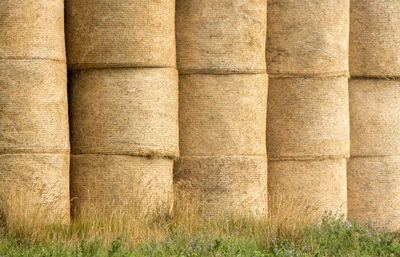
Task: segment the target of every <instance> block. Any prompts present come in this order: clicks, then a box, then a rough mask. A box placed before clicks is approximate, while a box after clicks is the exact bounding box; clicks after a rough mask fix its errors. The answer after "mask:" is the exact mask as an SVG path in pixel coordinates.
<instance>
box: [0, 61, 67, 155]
mask: <svg viewBox="0 0 400 257" xmlns="http://www.w3.org/2000/svg"><path fill="white" fill-rule="evenodd" d="M67 104H68V103H67V74H66V67H65V64H62V63H59V62H54V61H45V60H0V106H1V108H0V153H4V152H6V153H13V152H14V153H15V152H31V153H32V152H36V153H38V152H42V153H43V152H56V151H57V152H60V151H63V152H69V132H68V110H67V108H68V107H67Z"/></svg>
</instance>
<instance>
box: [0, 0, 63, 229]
mask: <svg viewBox="0 0 400 257" xmlns="http://www.w3.org/2000/svg"><path fill="white" fill-rule="evenodd" d="M0 17H1V19H0V199H1V201H0V208H2V209H3V211H5V213H6V215H7V214H10V215H13V217H14V218H15V219H17V220H19V219H20V218H27V219H29V221H28V220H25V221H24V222H27V223H26V224H32V223H30V222H31V221H32V222H34V224H36V223H37V222H40V221H44V222H64V223H67V222H69V218H70V217H69V216H70V215H69V133H68V103H67V74H66V73H67V72H66V64H65V42H64V1H63V0H38V1H15V0H2V1H1V3H0ZM9 211H11V213H9ZM30 218H32V220H30ZM10 219H12V218H10ZM17 220H14V221H16V222H17ZM20 222H22V220H20Z"/></svg>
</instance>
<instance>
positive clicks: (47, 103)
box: [0, 60, 400, 229]
mask: <svg viewBox="0 0 400 257" xmlns="http://www.w3.org/2000/svg"><path fill="white" fill-rule="evenodd" d="M59 66H60V67H59ZM61 66H62V65H61V64H58V63H57V62H52V61H46V62H42V61H20V60H10V61H2V62H0V70H1V72H0V74H1V75H0V81H2V84H4V85H7V87H3V88H2V90H1V104H2V108H1V114H2V115H1V117H2V119H1V123H0V125H1V128H2V129H1V131H2V132H1V134H0V142H1V144H0V150H1V151H2V152H4V153H3V154H0V170H1V171H2V172H1V177H0V188H1V197H4V196H7V195H8V196H10V188H11V189H18V190H19V191H21V192H24V193H27V192H30V195H29V199H27V198H28V197H26V194H24V197H22V198H21V200H22V199H23V200H24V201H32V202H33V205H36V204H37V205H38V206H40V210H41V211H42V212H43V213H46V215H45V216H48V218H49V219H55V217H62V220H63V221H65V222H68V221H69V210H70V205H69V201H70V197H69V195H71V197H72V199H73V200H72V202H73V204H74V205H75V206H79V205H80V204H82V203H83V202H84V201H85V200H90V201H91V202H96V203H98V204H100V205H101V206H109V205H110V204H111V205H117V206H121V205H122V206H125V205H129V204H140V205H142V208H143V210H152V208H153V207H155V206H157V208H158V207H159V206H161V207H163V206H164V207H166V208H168V209H170V208H171V206H172V198H173V197H172V196H173V192H174V190H173V180H174V178H173V176H175V181H176V195H177V196H181V195H182V196H185V197H184V200H186V201H190V202H191V201H192V200H191V199H193V198H196V199H195V200H198V201H200V202H202V203H205V205H204V207H203V209H204V210H206V211H207V210H208V211H209V212H217V211H219V210H228V211H232V212H239V211H243V210H244V211H248V212H250V213H252V214H257V215H264V214H265V213H266V208H267V207H266V206H267V204H266V202H267V200H266V198H267V186H266V185H267V175H266V174H267V171H266V166H267V165H266V158H265V150H263V149H264V146H263V143H262V141H263V140H264V136H265V133H264V132H265V131H264V129H263V127H265V124H264V121H265V120H266V119H264V117H265V116H264V115H265V114H263V113H265V111H264V110H265V108H266V107H265V105H266V104H265V100H262V99H265V98H263V97H265V96H266V83H265V80H266V79H265V78H263V79H260V78H261V77H263V76H260V75H258V77H259V78H258V79H255V78H256V77H257V76H255V75H186V76H182V77H183V78H182V80H181V89H182V90H181V94H186V98H183V97H181V98H182V101H181V109H180V117H179V118H180V120H181V143H180V144H181V151H182V152H185V153H186V155H182V157H181V158H180V159H179V160H178V161H176V162H175V175H173V166H174V164H173V163H174V159H176V157H177V153H178V145H177V141H176V138H177V134H178V125H177V120H178V118H177V113H178V110H177V108H178V104H177V102H178V100H177V99H178V93H177V92H178V90H177V74H176V71H175V70H174V69H157V70H152V69H148V70H147V69H129V70H128V69H127V70H125V69H118V70H106V69H105V70H91V71H81V72H75V73H73V75H72V76H71V78H70V81H71V82H70V83H71V84H70V88H71V90H70V102H71V105H70V106H71V107H70V117H71V120H70V124H71V138H72V141H71V144H72V149H73V151H72V155H71V181H70V183H71V192H69V189H68V184H69V180H68V167H69V162H70V158H69V153H68V151H69V150H68V149H69V148H68V144H65V143H63V142H65V141H66V140H65V138H68V133H61V131H64V132H65V131H68V120H67V118H66V117H62V116H60V117H59V118H54V117H56V116H55V115H54V114H55V113H62V112H63V111H65V108H66V98H65V97H64V96H63V95H64V93H65V89H62V88H61V85H62V84H63V83H66V82H65V81H66V80H65V77H64V79H62V80H63V81H59V80H60V79H61V78H62V77H63V76H66V75H65V71H63V70H62V67H61ZM10 67H13V68H12V69H10ZM50 70H51V71H52V72H49V71H50ZM58 70H60V71H59V72H58ZM57 72H58V73H57ZM20 74H29V76H26V77H21V76H20ZM49 74H56V75H55V76H54V77H52V76H49ZM57 74H60V76H58V75H57ZM281 80H282V79H281ZM285 80H288V79H285ZM289 80H290V79H289ZM304 80H308V79H304ZM115 81H117V82H118V83H115ZM140 81H142V82H140ZM185 81H186V82H187V84H185ZM209 81H215V83H214V84H212V83H210V82H209ZM252 81H261V82H254V83H253V82H252ZM274 83H275V82H274V79H273V80H271V83H270V84H271V85H270V95H275V94H277V95H279V94H283V93H282V92H280V91H279V90H277V88H278V87H276V86H274ZM237 84H240V85H242V86H243V85H247V88H246V87H242V88H241V89H240V90H238V89H237V88H236V89H235V85H237ZM297 84H298V83H297ZM96 85H97V86H96ZM99 85H101V86H99ZM117 85H118V86H117ZM280 85H285V84H284V83H282V81H280ZM95 86H96V87H95ZM322 86H323V85H322ZM57 87H60V90H58V89H57ZM21 88H23V89H24V90H21ZM63 88H64V87H63ZM290 88H291V87H290V83H289V84H288V86H287V89H288V90H285V92H286V93H285V94H287V95H286V96H284V97H281V99H289V100H290V101H289V100H288V101H286V102H285V101H277V102H271V101H270V102H269V110H274V113H277V114H275V115H270V116H269V117H268V121H269V126H268V127H269V129H270V131H268V134H269V135H270V136H269V138H268V141H269V142H277V143H276V144H274V147H272V146H271V147H270V146H269V153H270V156H269V158H270V161H269V174H268V180H269V181H268V184H269V193H270V196H273V195H274V194H275V195H279V194H281V195H283V196H285V195H286V196H298V197H299V198H303V199H304V198H305V199H307V201H309V204H307V205H306V206H303V207H307V206H309V205H310V206H311V205H314V206H318V207H319V208H320V210H321V212H322V211H324V210H332V211H334V212H338V213H346V195H347V199H348V201H347V205H348V213H349V216H350V217H356V218H358V219H361V220H374V221H378V222H380V223H385V224H386V223H387V222H390V227H391V228H393V229H398V228H399V226H400V225H399V222H398V220H399V213H400V209H399V207H398V206H399V204H398V203H399V202H400V199H398V197H397V195H398V194H397V192H398V191H399V190H400V188H399V186H398V185H399V183H398V182H399V181H400V176H398V171H399V170H400V159H399V157H398V155H399V151H400V148H399V145H400V142H399V138H400V136H399V135H398V131H400V130H399V125H398V122H397V121H398V120H400V117H399V115H400V114H399V111H398V110H399V109H398V102H399V100H400V92H399V88H400V87H399V81H397V80H390V81H385V80H377V79H367V80H357V79H353V80H351V81H350V117H351V138H352V148H351V154H352V158H351V160H350V161H349V162H348V165H347V181H346V159H345V158H344V157H343V158H339V159H332V158H329V157H330V156H331V155H332V153H334V152H335V151H336V150H335V149H336V148H335V147H341V146H340V144H333V143H332V144H320V145H318V147H317V148H316V150H314V151H317V150H320V151H321V153H327V154H326V157H327V158H325V159H322V160H313V161H311V160H308V159H307V154H308V153H309V152H308V151H311V150H310V146H309V145H308V146H307V145H306V144H305V145H304V144H298V145H291V143H290V142H289V141H290V140H294V139H295V138H296V131H298V130H299V129H302V130H307V129H308V130H309V131H310V137H311V136H315V135H319V136H320V137H321V138H323V137H325V136H326V135H325V134H324V133H325V132H324V131H325V130H324V129H323V128H324V126H325V128H326V127H329V128H330V129H331V132H332V133H338V136H337V138H339V139H338V141H341V140H343V141H344V139H340V137H339V135H340V133H339V132H338V131H340V130H343V127H340V126H341V125H340V124H342V123H341V122H340V121H341V120H344V117H342V116H340V117H339V116H338V117H337V118H335V119H333V120H324V117H325V116H324V115H323V113H319V115H316V116H313V115H315V112H312V111H313V110H315V107H316V106H318V105H317V104H315V105H307V104H305V103H307V102H308V103H310V102H312V99H316V98H314V96H313V95H323V99H322V100H321V102H322V103H323V106H321V107H318V108H317V109H318V110H321V109H322V110H325V111H326V113H329V112H331V113H332V112H335V109H334V108H333V106H330V105H329V103H331V102H332V101H330V100H329V99H331V97H332V96H334V97H332V99H334V98H335V97H336V99H339V100H340V99H342V100H343V99H344V98H341V97H339V96H341V94H343V92H344V90H345V86H343V90H342V89H341V90H338V91H334V89H332V90H333V91H331V92H332V93H327V92H328V90H326V91H325V94H324V93H323V92H320V91H318V89H319V88H321V86H319V87H315V88H310V89H309V91H304V93H303V94H301V91H299V92H295V91H293V92H292V93H288V92H290V90H289V89H290ZM340 88H341V87H340ZM56 89H57V90H56ZM189 89H190V90H189ZM302 89H303V90H305V88H302ZM378 89H379V90H378ZM63 90H64V93H62V92H63ZM293 90H294V89H293ZM342 91H343V92H342ZM38 92H41V93H40V94H38ZM60 92H61V93H60ZM166 95H168V96H169V97H164V96H166ZM301 95H303V96H301ZM161 96H162V97H161ZM134 97H136V99H137V100H135V98H134ZM139 98H140V101H139ZM142 98H143V99H148V101H143V100H142ZM15 99H18V101H15ZM185 99H187V100H185ZM218 99H220V100H218ZM300 100H302V101H303V103H304V104H303V105H301V103H302V101H300ZM343 101H345V100H343ZM290 102H297V103H298V104H297V106H296V108H294V107H293V108H292V111H291V112H286V113H285V112H283V111H279V110H284V108H282V106H283V105H285V104H286V105H288V106H290V104H289V103H290ZM30 103H32V104H30ZM105 104H107V105H108V106H111V108H103V106H104V105H105ZM25 106H29V107H25ZM338 106H340V105H338ZM307 108H308V109H307ZM289 109H290V108H289V107H287V108H286V110H289ZM321 112H323V111H321ZM337 112H338V113H342V114H341V115H343V113H344V114H345V113H346V112H345V110H343V111H337ZM270 113H271V112H270ZM313 113H314V114H313ZM285 115H286V116H285ZM295 115H303V117H306V118H307V119H308V120H309V121H310V122H311V121H312V122H313V123H312V124H311V123H304V124H300V125H301V127H295V125H296V124H294V125H293V124H292V123H291V119H293V117H296V116H295ZM307 115H309V116H307ZM343 116H345V115H343ZM274 124H278V125H279V124H286V125H287V126H289V128H290V129H288V131H289V130H290V131H292V133H290V134H285V133H284V132H285V131H284V130H279V127H280V125H279V126H278V125H274ZM310 124H311V125H312V126H311V125H310ZM315 124H320V127H318V126H316V125H315ZM371 124H374V125H373V126H371ZM308 126H310V128H308ZM15 127H18V128H19V130H15V129H12V128H15ZM311 128H312V130H311ZM318 129H319V130H318ZM280 131H281V132H280ZM48 138H51V139H52V140H48ZM285 138H286V140H285ZM299 140H302V141H301V142H304V143H307V142H308V141H310V140H311V139H310V138H309V139H307V138H299ZM248 142H251V143H248ZM278 143H279V144H278ZM63 144H64V145H63ZM192 145H197V146H198V147H196V148H194V147H192ZM295 147H297V148H295ZM299 147H301V148H299ZM322 147H324V148H322ZM49 149H50V150H51V151H52V152H50V150H49ZM118 149H122V151H121V153H123V154H120V153H119V152H118V151H120V150H118ZM7 151H8V152H7ZM285 151H286V153H287V156H289V154H290V155H293V153H294V152H295V153H302V155H301V156H299V159H298V160H288V159H286V157H285V155H284V154H282V153H285ZM291 151H292V152H291ZM275 152H277V153H278V152H279V153H280V156H283V157H282V158H281V159H279V158H277V157H276V156H278V155H277V154H275ZM237 154H239V155H240V156H237ZM301 158H303V160H300V159H301ZM346 183H347V189H348V191H347V192H346V186H345V185H346ZM195 200H193V202H194V201H195ZM273 208H274V203H273V202H271V204H270V209H273Z"/></svg>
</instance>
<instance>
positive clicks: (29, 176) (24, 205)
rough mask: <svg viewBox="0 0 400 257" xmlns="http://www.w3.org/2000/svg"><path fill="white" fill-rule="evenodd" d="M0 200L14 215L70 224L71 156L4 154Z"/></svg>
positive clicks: (0, 157) (0, 162) (1, 168)
mask: <svg viewBox="0 0 400 257" xmlns="http://www.w3.org/2000/svg"><path fill="white" fill-rule="evenodd" d="M3 197H5V198H3ZM0 199H1V202H0V208H1V207H5V208H7V207H9V208H12V209H13V210H14V215H19V214H23V213H25V215H26V217H28V218H32V219H43V220H42V221H43V222H52V221H60V222H63V223H68V222H69V219H70V198H69V154H0ZM6 213H7V210H6Z"/></svg>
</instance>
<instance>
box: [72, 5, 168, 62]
mask: <svg viewBox="0 0 400 257" xmlns="http://www.w3.org/2000/svg"><path fill="white" fill-rule="evenodd" d="M66 35H67V54H68V65H69V67H70V68H72V69H82V68H103V67H108V68H109V67H176V50H175V0H163V1H160V0H113V1H109V0H67V1H66Z"/></svg>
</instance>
